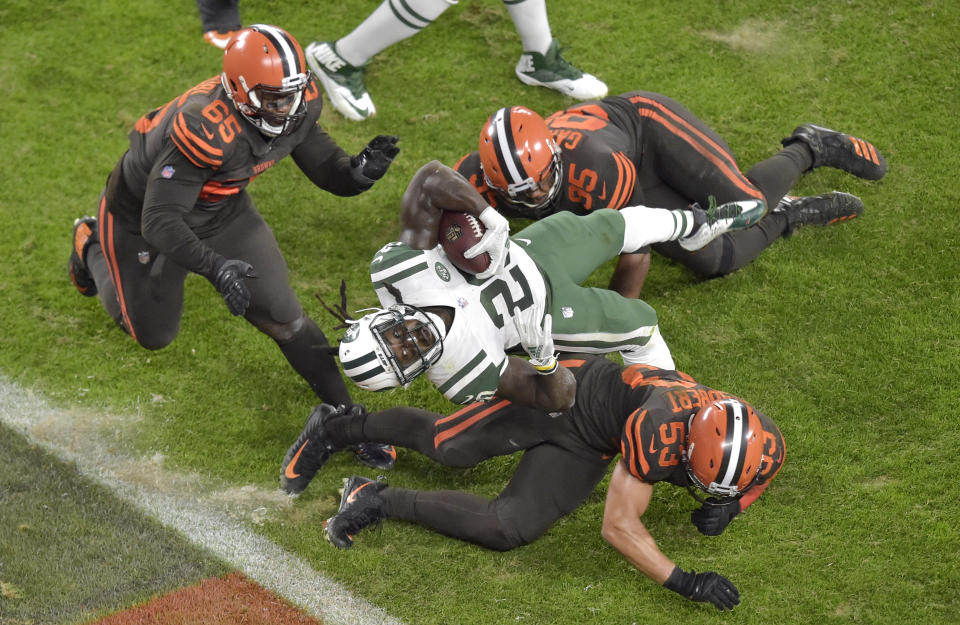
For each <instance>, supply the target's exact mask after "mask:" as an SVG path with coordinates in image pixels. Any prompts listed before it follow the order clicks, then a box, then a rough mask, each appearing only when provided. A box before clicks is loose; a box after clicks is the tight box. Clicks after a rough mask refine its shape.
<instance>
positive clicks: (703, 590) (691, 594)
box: [663, 566, 740, 610]
mask: <svg viewBox="0 0 960 625" xmlns="http://www.w3.org/2000/svg"><path fill="white" fill-rule="evenodd" d="M663 587H664V588H667V589H668V590H672V591H673V592H675V593H677V594H678V595H682V596H684V597H686V598H687V599H690V600H692V601H702V602H704V603H706V602H709V603H712V604H713V605H714V606H716V608H717V609H718V610H732V609H733V608H734V607H736V606H737V605H739V604H740V592H739V591H738V590H737V587H736V586H734V585H733V582H731V581H730V580H729V579H727V578H726V577H724V576H723V575H720V574H719V573H714V572H713V571H708V572H706V573H697V572H696V571H690V572H689V573H687V572H686V571H684V570H683V569H681V568H680V567H679V566H676V567H674V568H673V572H672V573H670V577H668V578H667V581H665V582H664V583H663Z"/></svg>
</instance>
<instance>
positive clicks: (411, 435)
mask: <svg viewBox="0 0 960 625" xmlns="http://www.w3.org/2000/svg"><path fill="white" fill-rule="evenodd" d="M323 425H324V430H325V432H326V436H327V437H328V438H329V440H330V441H331V443H332V444H333V446H334V447H336V448H338V449H339V448H344V447H347V446H350V445H356V444H360V443H366V442H379V443H389V444H393V445H397V446H398V447H405V448H407V449H413V450H416V451H419V452H420V453H422V454H424V455H425V456H428V457H429V458H432V459H433V460H435V461H437V462H439V463H440V464H443V465H446V466H451V467H472V466H476V465H477V464H478V463H480V462H482V461H484V460H487V459H489V458H493V457H495V456H503V455H507V454H512V453H515V452H517V451H520V450H523V449H527V448H528V447H533V446H535V445H538V444H540V443H542V442H545V441H548V440H551V439H557V440H560V441H564V440H566V439H567V438H569V436H570V426H569V421H568V420H566V419H557V418H553V417H551V416H550V415H549V414H547V413H544V412H542V411H537V410H534V409H532V408H527V407H524V406H518V405H516V404H512V403H510V402H508V401H504V400H499V399H496V398H494V399H492V400H490V401H487V402H478V403H474V404H470V405H467V406H464V407H463V408H461V409H459V410H457V411H455V412H453V413H451V414H449V415H440V414H437V413H434V412H428V411H426V410H421V409H419V408H414V407H409V406H400V407H397V408H388V409H387V410H382V411H378V412H373V413H370V414H363V415H360V416H352V415H350V414H344V415H335V416H333V417H331V418H329V419H327V420H325V421H324V423H323Z"/></svg>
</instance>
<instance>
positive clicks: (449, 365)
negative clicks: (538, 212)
mask: <svg viewBox="0 0 960 625" xmlns="http://www.w3.org/2000/svg"><path fill="white" fill-rule="evenodd" d="M507 250H508V255H507V261H506V263H504V267H503V268H502V269H501V270H500V271H499V272H497V274H495V275H494V276H491V277H490V278H487V279H486V280H479V279H477V277H476V276H474V275H471V274H468V273H464V272H461V271H460V270H458V269H457V268H455V267H454V266H453V264H452V263H451V262H450V259H449V258H447V256H446V254H444V252H443V249H442V248H441V247H440V246H439V245H438V246H437V247H435V248H433V249H432V250H417V249H413V248H411V247H410V246H408V245H406V244H404V243H399V242H393V243H387V244H386V245H385V246H383V247H382V248H381V249H380V251H378V252H377V253H376V255H375V256H374V257H373V261H372V262H371V263H370V279H371V281H372V282H373V288H374V289H375V290H376V292H377V296H378V297H379V298H380V304H381V305H382V306H383V307H384V308H387V307H389V306H390V305H392V304H395V303H397V302H396V299H395V298H394V297H393V296H392V295H391V294H390V293H389V292H388V291H387V289H386V287H385V286H384V285H385V284H390V285H392V286H393V287H394V288H396V289H397V291H399V293H400V296H401V297H402V299H403V303H404V304H409V305H411V306H416V307H418V308H425V307H429V306H448V307H450V308H452V309H453V311H454V316H453V324H452V325H451V327H450V330H449V331H448V332H447V334H446V336H445V337H444V339H443V355H442V356H441V357H440V360H439V361H438V362H437V363H436V364H434V365H433V366H432V367H430V369H428V370H427V372H426V375H427V377H428V378H429V379H430V381H431V382H433V383H434V384H435V385H436V386H437V389H438V390H440V392H441V393H443V395H444V397H446V398H447V399H449V400H450V401H453V402H455V403H458V404H466V403H470V402H474V401H482V400H485V399H488V398H490V397H491V396H492V395H493V394H494V392H496V390H497V386H498V385H499V383H500V375H501V374H502V373H503V371H504V370H505V369H506V367H507V355H506V350H507V348H510V347H513V346H515V345H518V344H519V343H520V337H519V336H518V334H517V330H516V328H515V327H514V324H513V313H514V310H515V309H517V308H519V309H520V310H525V309H526V308H527V307H529V306H531V305H532V304H533V302H535V301H538V300H539V301H543V300H544V298H546V284H545V283H544V280H543V275H542V274H541V273H540V269H539V268H538V267H537V265H536V263H534V262H533V260H532V259H531V258H530V256H529V255H527V253H526V251H524V250H523V248H522V247H520V246H518V245H516V244H515V243H513V241H509V242H508V248H507Z"/></svg>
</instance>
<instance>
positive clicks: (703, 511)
mask: <svg viewBox="0 0 960 625" xmlns="http://www.w3.org/2000/svg"><path fill="white" fill-rule="evenodd" d="M706 501H707V502H706V503H705V504H703V506H701V507H700V508H699V509H698V510H694V511H693V512H691V513H690V520H691V521H692V522H693V524H694V525H696V526H697V529H698V530H700V533H701V534H703V535H705V536H719V535H720V534H722V533H723V530H724V529H726V527H727V525H728V524H729V523H730V521H732V520H733V517H735V516H737V515H738V514H740V502H739V501H731V502H728V503H720V500H719V499H717V498H716V497H708V498H707V500H706Z"/></svg>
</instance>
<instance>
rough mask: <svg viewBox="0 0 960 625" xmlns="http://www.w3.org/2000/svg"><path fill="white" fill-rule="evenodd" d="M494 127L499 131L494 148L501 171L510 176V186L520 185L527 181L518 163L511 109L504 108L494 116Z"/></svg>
mask: <svg viewBox="0 0 960 625" xmlns="http://www.w3.org/2000/svg"><path fill="white" fill-rule="evenodd" d="M493 115H494V119H493V127H494V128H495V129H496V131H497V136H496V142H495V143H494V148H495V151H496V155H497V162H498V163H499V164H500V170H501V171H503V172H504V173H505V174H509V176H510V179H509V180H508V184H519V183H521V182H523V181H524V180H526V178H527V177H526V175H524V173H523V171H522V170H521V169H520V168H519V167H518V164H517V162H516V160H515V159H516V154H517V146H516V144H515V143H514V141H513V126H512V124H511V123H510V109H508V108H502V109H500V110H499V111H497V112H496V113H494V114H493Z"/></svg>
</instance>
